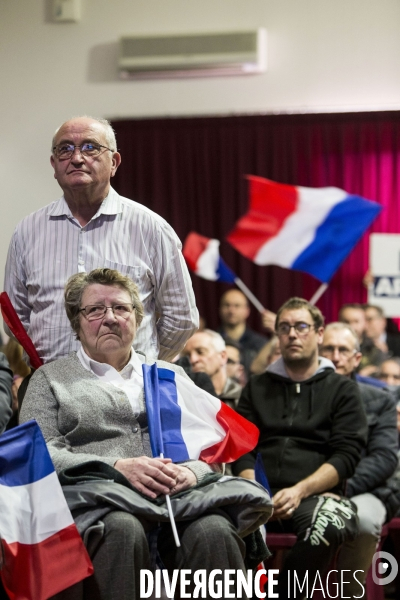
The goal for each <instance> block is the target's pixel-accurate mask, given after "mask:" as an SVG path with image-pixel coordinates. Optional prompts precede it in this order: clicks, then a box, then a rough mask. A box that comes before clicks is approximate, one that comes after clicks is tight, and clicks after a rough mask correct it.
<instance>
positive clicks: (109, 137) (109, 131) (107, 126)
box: [51, 115, 117, 153]
mask: <svg viewBox="0 0 400 600" xmlns="http://www.w3.org/2000/svg"><path fill="white" fill-rule="evenodd" d="M72 119H93V121H97V122H98V123H100V125H102V126H103V127H104V134H105V138H106V143H107V147H108V148H109V149H110V150H112V151H113V152H116V151H117V139H116V137H115V131H114V129H113V128H112V126H111V123H110V121H107V119H98V118H97V117H91V116H89V115H80V116H78V117H71V119H68V121H71V120H72ZM68 121H64V123H62V124H61V125H60V127H57V129H56V130H55V132H54V135H53V139H52V141H51V152H52V153H53V148H54V146H55V145H56V137H57V133H58V132H59V130H60V129H61V127H62V126H63V125H64V124H65V123H68Z"/></svg>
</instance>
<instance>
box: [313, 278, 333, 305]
mask: <svg viewBox="0 0 400 600" xmlns="http://www.w3.org/2000/svg"><path fill="white" fill-rule="evenodd" d="M328 285H329V284H328V283H321V285H320V286H319V288H318V289H317V291H316V292H315V294H313V296H312V298H311V299H310V304H312V305H314V304H316V303H317V302H318V300H319V299H320V298H321V296H322V294H323V293H324V292H325V291H326V289H327V287H328Z"/></svg>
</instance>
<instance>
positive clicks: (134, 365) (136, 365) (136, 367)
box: [77, 344, 143, 379]
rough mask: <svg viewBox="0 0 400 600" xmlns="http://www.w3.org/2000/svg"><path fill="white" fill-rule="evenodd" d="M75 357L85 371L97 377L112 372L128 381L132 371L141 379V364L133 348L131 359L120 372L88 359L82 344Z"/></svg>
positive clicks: (105, 364)
mask: <svg viewBox="0 0 400 600" xmlns="http://www.w3.org/2000/svg"><path fill="white" fill-rule="evenodd" d="M77 355H78V358H79V360H80V361H81V363H82V366H83V367H84V368H85V369H86V370H87V371H90V372H92V373H94V374H95V375H97V376H104V375H106V373H109V372H110V371H111V370H112V371H113V372H115V373H118V375H120V376H121V377H123V378H124V379H130V377H131V376H132V373H133V371H135V373H136V374H137V375H139V376H140V377H143V371H142V362H141V360H140V359H139V357H138V355H137V354H136V352H135V351H134V349H133V348H132V351H131V357H130V359H129V362H128V364H126V365H125V367H124V368H123V369H122V371H117V370H116V369H114V367H112V366H111V365H109V364H108V363H101V362H98V361H97V360H94V359H93V358H90V356H88V355H87V354H86V352H85V351H84V349H83V346H82V344H81V345H80V347H79V350H78V352H77Z"/></svg>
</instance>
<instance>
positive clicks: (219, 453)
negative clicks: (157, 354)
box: [143, 364, 259, 463]
mask: <svg viewBox="0 0 400 600" xmlns="http://www.w3.org/2000/svg"><path fill="white" fill-rule="evenodd" d="M143 379H144V393H145V400H146V409H147V415H148V423H149V431H150V442H151V449H152V452H153V456H160V454H163V455H164V457H165V458H171V460H172V461H173V462H182V461H185V460H189V459H194V460H196V459H200V460H204V461H205V462H207V463H214V462H221V463H227V462H232V461H234V460H236V459H237V458H239V457H240V456H242V455H243V454H245V453H246V452H250V451H251V450H253V448H254V447H255V446H256V444H257V441H258V436H259V431H258V429H257V427H256V426H255V425H253V423H250V421H247V419H245V418H243V417H242V416H240V415H239V414H238V413H237V412H235V411H234V410H232V409H231V408H229V406H227V405H226V404H224V403H223V402H221V400H219V399H218V398H215V396H211V394H208V393H207V392H205V391H204V390H202V389H200V388H199V387H197V386H196V385H195V384H194V383H193V382H192V381H190V380H189V379H186V377H184V376H182V375H180V374H179V373H175V372H174V371H171V370H170V369H160V368H157V365H156V364H154V365H151V366H149V365H143Z"/></svg>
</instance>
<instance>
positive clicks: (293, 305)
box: [276, 296, 325, 329]
mask: <svg viewBox="0 0 400 600" xmlns="http://www.w3.org/2000/svg"><path fill="white" fill-rule="evenodd" d="M299 308H305V309H306V310H308V312H309V313H310V315H311V317H312V320H313V322H314V327H315V329H319V328H320V327H323V326H324V322H325V319H324V316H323V314H322V312H321V311H320V310H319V308H317V307H316V306H314V305H313V304H310V303H309V302H308V300H305V299H304V298H297V297H296V296H295V297H294V298H289V300H287V301H286V302H285V304H282V306H281V307H280V309H279V310H278V312H277V313H276V326H278V324H279V318H280V316H281V314H282V312H283V311H284V310H297V309H299Z"/></svg>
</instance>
